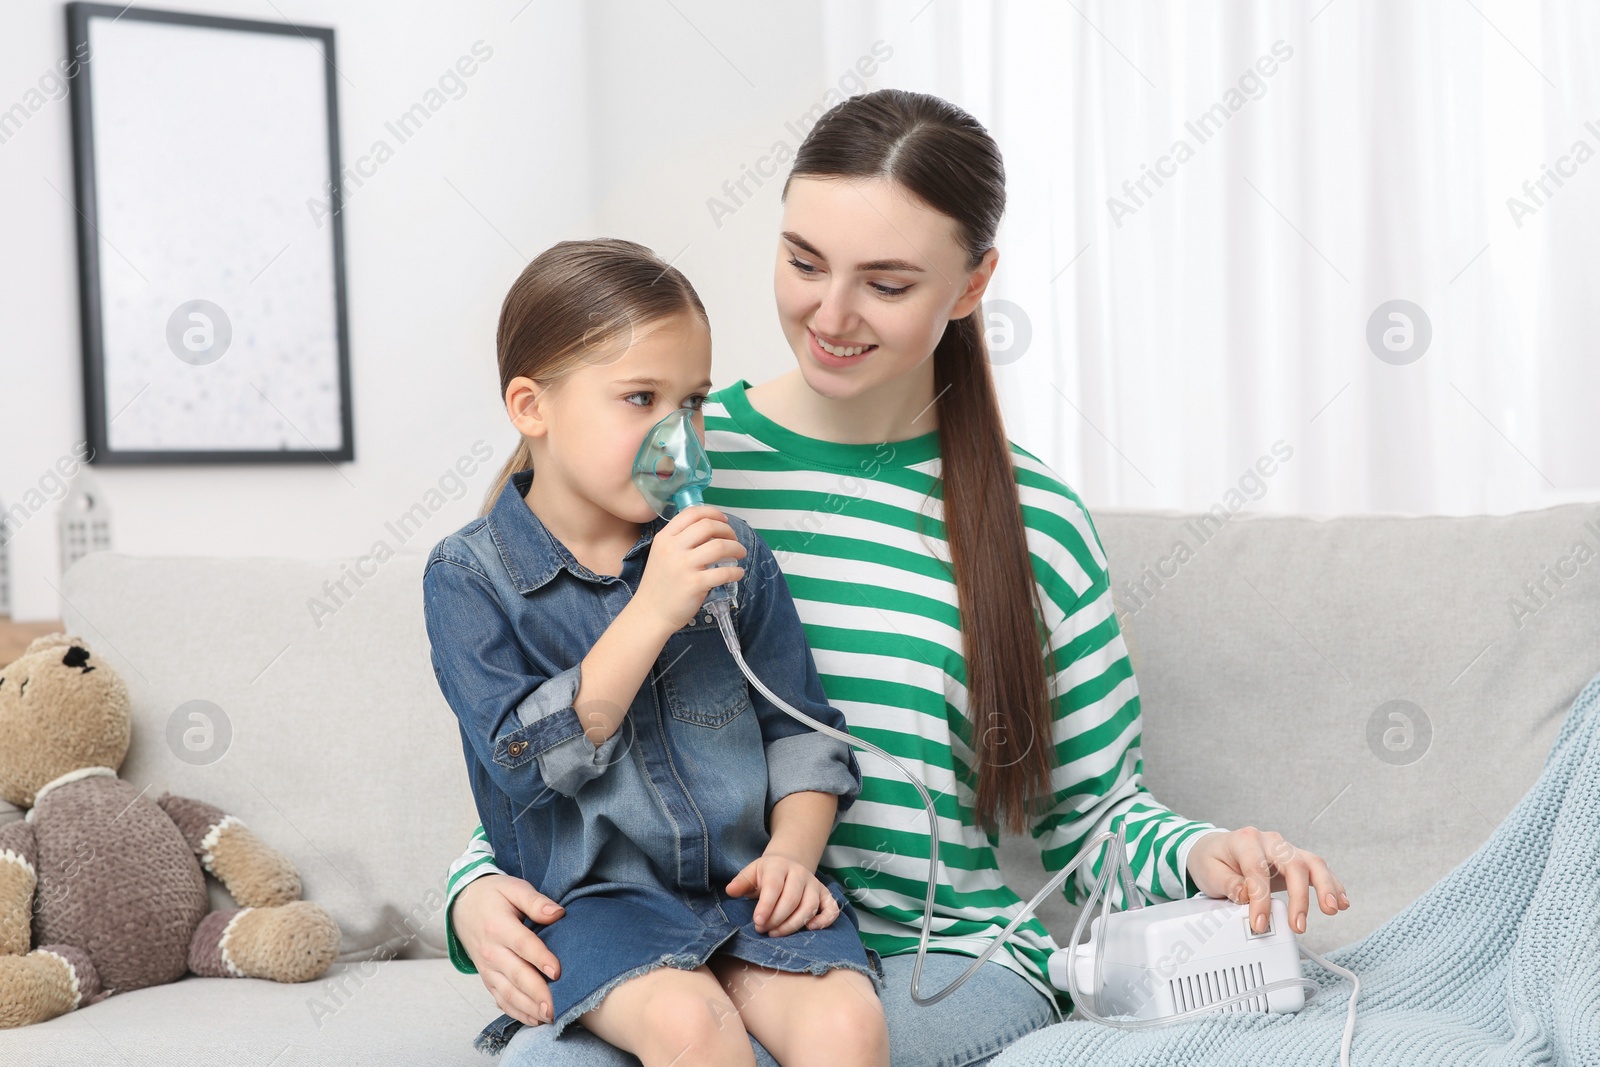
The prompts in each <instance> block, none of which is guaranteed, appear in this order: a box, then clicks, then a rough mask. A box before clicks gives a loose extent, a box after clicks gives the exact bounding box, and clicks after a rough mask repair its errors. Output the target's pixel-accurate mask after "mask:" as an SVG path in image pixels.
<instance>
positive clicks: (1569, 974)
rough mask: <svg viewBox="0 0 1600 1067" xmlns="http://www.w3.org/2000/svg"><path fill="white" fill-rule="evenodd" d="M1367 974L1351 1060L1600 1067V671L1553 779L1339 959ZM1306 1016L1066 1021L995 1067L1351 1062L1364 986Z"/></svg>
mask: <svg viewBox="0 0 1600 1067" xmlns="http://www.w3.org/2000/svg"><path fill="white" fill-rule="evenodd" d="M1326 955H1327V959H1328V960H1329V962H1331V963H1336V964H1339V965H1341V966H1344V967H1347V968H1349V969H1350V970H1352V971H1354V972H1355V973H1356V974H1357V975H1359V976H1360V978H1361V996H1360V998H1359V999H1358V1000H1357V1002H1356V1024H1355V1039H1354V1041H1353V1043H1352V1045H1351V1055H1350V1063H1351V1065H1352V1067H1357V1065H1374V1067H1375V1065H1379V1064H1383V1065H1388V1064H1396V1065H1406V1067H1410V1065H1413V1064H1418V1065H1431V1064H1439V1065H1441V1067H1445V1065H1448V1067H1461V1065H1465V1064H1496V1065H1501V1064H1504V1065H1511V1064H1516V1065H1518V1067H1521V1065H1523V1064H1541V1065H1546V1064H1548V1065H1552V1067H1566V1065H1571V1067H1580V1065H1581V1067H1594V1065H1600V676H1597V677H1596V678H1595V679H1594V680H1593V681H1591V682H1590V683H1589V684H1588V685H1587V686H1585V687H1584V689H1583V692H1581V693H1580V694H1579V695H1578V698H1577V700H1575V701H1574V702H1573V705H1572V708H1571V710H1570V711H1569V712H1568V713H1567V718H1566V721H1565V722H1563V723H1562V726H1561V730H1560V733H1559V734H1558V736H1557V737H1556V742H1555V745H1554V747H1553V748H1552V749H1551V751H1550V754H1549V755H1548V756H1547V757H1546V758H1545V764H1544V770H1543V771H1542V772H1541V773H1540V775H1539V780H1538V781H1537V782H1536V783H1534V786H1533V788H1532V789H1531V790H1529V792H1528V794H1527V795H1526V796H1525V797H1523V798H1522V800H1521V801H1520V802H1519V803H1518V804H1517V806H1516V807H1515V808H1514V809H1513V810H1512V811H1511V814H1509V815H1508V816H1506V819H1505V822H1503V823H1501V825H1500V827H1499V828H1498V829H1497V830H1495V832H1494V833H1493V834H1492V835H1491V836H1490V838H1489V840H1488V841H1486V842H1484V844H1483V846H1482V847H1481V848H1479V849H1478V851H1477V852H1475V853H1473V854H1472V856H1470V857H1469V858H1468V859H1467V860H1466V861H1465V862H1463V863H1462V864H1461V865H1460V866H1459V867H1457V868H1456V869H1455V870H1453V871H1451V872H1450V873H1449V874H1447V875H1445V876H1444V878H1442V879H1440V880H1439V882H1438V883H1436V884H1435V885H1434V886H1433V887H1432V888H1431V889H1429V890H1428V891H1427V892H1426V893H1424V894H1423V895H1422V896H1421V897H1419V898H1417V900H1415V901H1413V902H1412V903H1411V905H1410V906H1409V907H1407V908H1406V909H1405V910H1404V911H1402V912H1400V913H1399V914H1398V915H1396V916H1395V917H1394V918H1392V919H1390V920H1389V921H1388V922H1386V923H1384V924H1383V925H1382V926H1380V927H1378V929H1376V930H1374V931H1373V932H1372V933H1371V934H1369V935H1368V936H1367V937H1365V938H1363V939H1362V940H1360V941H1357V942H1355V943H1353V944H1350V945H1346V946H1345V947H1344V948H1341V949H1338V950H1336V951H1334V952H1330V953H1327V954H1326ZM1303 969H1304V973H1305V974H1306V976H1307V977H1308V978H1312V979H1314V980H1315V981H1316V982H1317V983H1318V984H1319V985H1321V986H1322V987H1323V989H1322V992H1320V993H1318V994H1317V995H1316V996H1315V998H1314V999H1312V1000H1311V1001H1310V1002H1309V1003H1307V1004H1306V1006H1305V1007H1304V1008H1303V1009H1301V1010H1300V1011H1299V1012H1296V1013H1293V1014H1283V1015H1267V1014H1262V1013H1250V1014H1225V1013H1218V1014H1217V1015H1213V1016H1208V1017H1203V1018H1200V1019H1196V1020H1193V1021H1191V1022H1187V1023H1176V1024H1173V1025H1171V1026H1166V1027H1159V1028H1156V1029H1153V1030H1143V1031H1124V1030H1116V1029H1113V1028H1111V1027H1106V1026H1100V1025H1098V1024H1095V1023H1092V1022H1086V1021H1071V1022H1064V1023H1058V1024H1056V1025H1054V1026H1047V1027H1045V1028H1044V1029H1042V1030H1037V1031H1035V1032H1033V1033H1032V1034H1029V1035H1028V1036H1027V1037H1025V1038H1023V1039H1022V1040H1020V1041H1018V1042H1016V1043H1015V1044H1013V1045H1012V1046H1010V1047H1009V1048H1007V1049H1006V1050H1005V1051H1004V1052H1002V1053H1001V1054H1000V1055H999V1056H997V1057H996V1058H995V1059H994V1060H993V1061H992V1062H991V1065H990V1067H1065V1065H1069V1064H1082V1065H1086V1067H1087V1065H1093V1067H1115V1065H1119V1064H1139V1065H1140V1067H1164V1065H1168V1064H1170V1065H1172V1067H1197V1065H1199V1067H1206V1065H1216V1067H1235V1065H1238V1064H1271V1065H1275V1067H1293V1065H1299V1064H1319V1065H1329V1064H1334V1065H1336V1064H1338V1062H1339V1041H1340V1038H1341V1036H1342V1035H1343V1032H1344V1023H1345V1012H1346V1009H1347V1007H1348V1004H1349V998H1350V983H1349V982H1348V981H1346V980H1345V979H1343V978H1340V977H1339V976H1338V975H1336V974H1334V973H1333V972H1331V971H1328V970H1325V969H1324V968H1322V967H1321V966H1318V965H1317V964H1315V963H1313V962H1311V961H1310V960H1305V961H1304V967H1303Z"/></svg>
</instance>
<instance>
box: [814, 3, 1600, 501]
mask: <svg viewBox="0 0 1600 1067" xmlns="http://www.w3.org/2000/svg"><path fill="white" fill-rule="evenodd" d="M825 11H826V13H825V18H824V26H825V29H824V41H825V48H824V52H825V53H826V55H825V61H826V64H827V67H826V69H828V70H836V69H840V68H841V65H848V63H849V61H850V60H852V59H853V58H854V57H855V56H858V55H860V54H861V53H862V51H863V50H864V48H865V47H866V46H867V45H868V44H870V43H871V42H872V41H873V40H876V39H879V38H881V39H883V40H884V41H885V42H886V43H887V44H888V45H890V46H891V47H893V49H894V54H893V58H892V59H891V60H890V61H889V62H887V63H885V64H884V65H883V70H882V74H881V76H880V78H879V79H878V80H877V84H879V85H895V86H901V87H905V88H911V89H918V90H922V91H926V92H932V93H937V94H939V95H941V96H944V97H946V98H948V99H950V100H952V101H954V102H956V103H959V104H960V105H961V106H963V107H965V108H966V109H967V110H969V111H971V112H972V113H973V114H974V115H976V116H977V117H978V118H979V119H980V120H981V121H982V122H983V123H984V124H985V125H986V126H987V127H988V128H989V129H990V131H991V132H992V133H994V134H995V136H996V137H997V139H998V140H999V142H1000V144H1001V147H1002V149H1003V150H1004V153H1005V158H1006V167H1007V175H1008V193H1009V203H1008V209H1007V219H1006V222H1005V225H1004V227H1003V229H1002V232H1001V235H1000V239H999V243H1000V252H1001V260H1000V270H999V273H998V275H997V277H996V281H995V283H994V285H993V287H992V288H991V290H990V293H991V296H992V297H993V298H995V299H996V300H998V301H1004V302H1005V303H1004V304H1000V305H997V307H998V311H996V312H995V313H994V314H992V315H991V318H990V326H991V338H992V339H993V340H994V341H995V342H996V344H997V347H996V353H997V355H996V373H997V376H998V379H999V382H1000V388H1001V393H1002V397H1003V401H1004V404H1005V409H1006V417H1007V421H1008V425H1009V427H1010V431H1011V435H1012V437H1013V438H1014V439H1016V440H1018V441H1019V442H1020V443H1022V444H1023V445H1024V447H1027V448H1029V449H1030V450H1032V451H1034V452H1036V454H1038V455H1040V456H1041V458H1043V459H1045V460H1046V461H1047V462H1048V463H1050V464H1051V465H1052V466H1053V467H1054V468H1055V469H1056V470H1057V471H1058V472H1059V473H1060V474H1061V475H1062V476H1063V477H1064V478H1066V479H1067V480H1068V481H1069V482H1070V483H1071V484H1072V485H1073V486H1074V487H1076V488H1077V489H1078V491H1079V492H1080V493H1081V494H1082V495H1083V496H1084V497H1085V499H1086V500H1087V501H1088V502H1089V503H1090V504H1091V506H1129V507H1180V508H1208V507H1211V506H1212V505H1214V504H1218V503H1221V504H1223V505H1224V506H1225V507H1227V508H1228V509H1229V510H1230V511H1232V510H1236V509H1237V508H1238V507H1239V506H1241V502H1242V506H1244V507H1248V508H1251V509H1255V510H1263V511H1266V510H1270V511H1288V512H1301V513H1313V514H1340V513H1351V512H1393V513H1407V514H1421V513H1442V514H1465V513H1473V512H1508V511H1516V510H1522V509H1526V508H1532V507H1539V506H1543V505H1546V504H1549V503H1553V502H1558V501H1563V500H1600V418H1597V417H1596V414H1595V412H1594V407H1595V402H1596V400H1597V399H1600V351H1597V346H1596V340H1595V338H1596V326H1597V324H1600V266H1597V261H1596V253H1595V238H1596V236H1597V235H1600V5H1595V4H1592V3H1588V2H1580V0H1569V2H1566V3H1557V2H1545V3H1540V2H1538V0H1503V2H1495V0H1423V2H1416V3H1412V2H1405V3H1398V2H1395V0H1331V2H1329V0H1312V2H1311V3H1307V4H1304V5H1299V4H1290V3H1281V2H1275V3H1267V2H1257V3H1218V2H1213V3H1172V4H1142V3H1141V4H1132V3H1102V2H1095V0H1073V2H1071V3H1066V2H1061V0H1041V2H997V3H967V2H962V3H957V2H954V0H936V2H933V3H926V2H924V0H908V2H905V3H888V2H884V3H866V4H862V3H853V2H852V3H844V2H840V3H834V4H830V5H829V6H828V7H827V8H826V9H825ZM1591 157H1592V158H1591ZM1152 171H1153V172H1155V176H1154V177H1152V176H1150V172H1152ZM1552 173H1553V174H1554V177H1552V176H1551V174H1552ZM1158 178H1159V183H1158V181H1157V179H1158ZM1141 179H1143V180H1142V182H1141ZM1558 180H1559V184H1558ZM1525 183H1526V184H1525ZM1395 301H1404V302H1406V303H1405V304H1394V303H1393V302H1395ZM1395 316H1398V317H1395ZM1369 327H1370V329H1369ZM1369 333H1370V334H1371V335H1372V337H1373V342H1369ZM1424 335H1431V336H1430V337H1429V338H1428V340H1427V344H1426V348H1423V347H1422V341H1423V338H1424ZM1374 342H1375V343H1374ZM1008 346H1009V347H1008ZM1286 456H1287V458H1285V457H1286ZM1252 471H1254V472H1255V473H1254V474H1252V473H1251V472H1252ZM1267 472H1270V473H1267Z"/></svg>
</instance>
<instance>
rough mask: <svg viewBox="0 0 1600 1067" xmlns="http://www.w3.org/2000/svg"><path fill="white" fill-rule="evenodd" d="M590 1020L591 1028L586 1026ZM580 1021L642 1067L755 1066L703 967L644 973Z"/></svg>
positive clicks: (735, 1019) (740, 1028) (735, 1017)
mask: <svg viewBox="0 0 1600 1067" xmlns="http://www.w3.org/2000/svg"><path fill="white" fill-rule="evenodd" d="M619 994H621V995H620V996H619ZM591 1016H596V1018H595V1019H594V1022H595V1024H597V1025H590V1017H591ZM582 1019H583V1022H584V1025H585V1026H586V1027H587V1028H588V1029H590V1030H593V1031H594V1032H595V1033H596V1034H597V1035H599V1036H600V1037H602V1038H604V1039H605V1040H606V1041H609V1042H610V1043H611V1044H613V1045H616V1046H617V1047H619V1048H625V1049H626V1050H627V1051H629V1052H632V1053H633V1054H634V1055H636V1056H638V1057H639V1059H640V1060H642V1061H644V1063H645V1064H647V1065H649V1064H654V1063H662V1064H666V1063H679V1064H682V1063H708V1064H740V1065H744V1064H754V1063H755V1053H754V1052H753V1051H752V1050H751V1048H750V1039H749V1037H748V1036H747V1034H746V1032H745V1028H744V1024H743V1022H742V1021H741V1020H740V1019H739V1012H738V1009H736V1008H735V1007H734V1006H733V1003H732V1001H730V1000H729V999H728V997H727V994H726V993H724V992H723V991H722V987H721V985H720V984H719V983H718V982H717V979H716V976H715V975H713V974H712V973H711V971H710V969H709V968H707V967H705V966H701V967H698V968H696V969H695V970H693V971H684V970H680V969H678V968H675V967H662V968H659V969H657V970H654V971H647V972H646V973H644V974H642V975H640V976H639V977H637V978H632V979H629V980H628V981H626V982H623V983H622V984H620V985H619V986H617V988H616V989H614V990H612V991H611V992H610V993H609V994H607V996H606V998H605V1000H603V1001H602V1002H601V1004H600V1006H599V1007H598V1008H595V1009H594V1010H593V1011H591V1012H589V1013H587V1014H585V1015H584V1016H583V1017H582Z"/></svg>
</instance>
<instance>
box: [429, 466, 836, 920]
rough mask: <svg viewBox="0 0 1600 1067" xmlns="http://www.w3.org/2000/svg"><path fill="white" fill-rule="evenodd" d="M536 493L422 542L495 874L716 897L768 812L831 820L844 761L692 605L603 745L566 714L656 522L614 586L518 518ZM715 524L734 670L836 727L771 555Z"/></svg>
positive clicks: (559, 887)
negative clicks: (826, 797) (727, 573)
mask: <svg viewBox="0 0 1600 1067" xmlns="http://www.w3.org/2000/svg"><path fill="white" fill-rule="evenodd" d="M532 480H533V471H531V470H525V471H521V472H518V473H516V474H514V475H512V477H511V478H510V479H508V481H507V483H506V487H505V490H504V491H503V492H502V493H501V494H500V496H499V497H498V498H497V500H496V502H495V504H494V506H493V508H492V510H491V511H490V512H489V514H487V515H485V516H482V517H479V518H477V519H474V520H473V521H472V522H469V523H467V525H465V526H464V527H462V528H461V529H460V530H458V531H456V532H455V533H453V534H450V535H449V536H447V537H445V538H444V539H443V540H442V541H440V542H439V543H438V544H437V545H436V546H434V548H433V550H432V552H431V553H430V554H429V556H428V560H427V563H426V566H425V568H424V571H423V579H422V582H423V599H424V611H425V615H426V622H427V631H428V639H429V641H430V643H431V645H432V659H433V669H434V674H435V676H436V677H437V678H438V680H439V687H440V689H441V690H442V691H443V692H444V696H445V699H446V700H447V701H448V703H449V705H450V707H451V709H452V710H453V711H454V712H455V714H456V718H457V721H458V725H459V726H460V730H461V742H462V748H463V749H464V751H465V753H466V762H467V771H468V774H469V776H470V779H471V784H472V793H473V797H474V799H475V801H476V803H477V808H478V816H479V818H480V819H481V820H482V821H483V825H484V827H485V829H486V830H487V832H488V835H489V840H490V842H491V843H492V844H493V846H494V850H495V863H496V864H497V865H498V866H499V867H500V868H501V869H502V870H504V871H505V872H506V873H508V874H512V875H516V876H519V877H521V878H524V879H526V880H527V881H529V882H530V883H532V884H533V885H534V886H535V887H536V888H537V889H539V890H540V891H541V892H543V893H544V894H545V895H546V896H548V897H550V898H552V899H553V900H556V901H562V900H563V899H564V898H566V897H567V895H568V894H569V893H571V892H572V891H573V890H575V889H580V888H583V887H586V886H587V887H594V886H596V885H598V884H600V883H606V882H610V883H618V882H620V883H625V884H637V883H640V882H648V883H654V884H660V885H663V886H665V887H667V888H668V889H671V890H673V891H674V892H676V893H679V894H683V895H684V896H686V897H693V898H697V899H698V898H701V897H702V896H712V895H715V894H717V893H721V894H723V895H724V896H725V895H726V894H725V890H724V887H725V886H726V885H727V883H728V882H729V881H731V880H732V879H733V877H734V876H735V875H736V874H738V872H739V871H740V870H741V869H742V868H743V867H745V866H746V865H747V864H749V863H750V862H751V861H753V860H755V859H757V858H759V857H760V856H761V854H762V851H763V850H764V849H765V847H766V845H767V842H768V840H769V837H770V829H769V827H770V817H771V812H772V806H773V805H774V804H775V803H776V802H777V801H778V800H780V799H782V798H783V797H784V796H787V795H788V794H790V793H793V792H797V791H800V790H819V791H822V792H828V793H833V794H835V795H837V796H838V797H839V807H838V810H839V811H841V812H842V811H843V810H844V809H846V808H848V807H849V806H850V805H851V804H852V803H853V802H854V801H855V798H856V796H857V795H858V794H859V793H860V790H861V771H860V768H859V767H858V766H857V763H856V759H855V756H854V754H853V752H852V751H851V748H850V746H849V745H847V744H845V743H844V742H842V741H840V740H838V739H836V738H833V737H829V736H828V735H826V734H823V733H821V732H820V731H817V730H815V729H813V728H812V727H810V726H808V725H806V724H804V723H802V722H799V721H798V720H796V719H794V718H793V717H791V716H789V715H787V714H786V713H784V711H783V710H782V709H781V708H779V707H777V706H776V705H774V704H772V703H771V702H770V701H768V700H767V699H766V698H765V697H764V696H762V695H761V693H760V692H759V691H758V690H756V689H754V687H752V686H750V685H749V684H748V682H747V681H746V679H745V677H744V675H743V674H741V673H740V671H739V666H738V664H737V663H735V662H734V659H733V657H732V655H731V654H730V653H729V651H728V649H727V647H726V646H725V645H724V643H723V639H722V635H721V633H720V631H719V630H718V628H717V624H716V620H715V617H714V616H713V615H711V614H710V613H708V612H706V611H704V610H702V611H700V612H698V613H697V614H696V615H695V616H694V618H693V619H691V620H690V621H689V623H688V624H687V625H685V626H684V627H683V628H682V629H680V630H678V631H677V632H676V633H674V634H672V635H671V636H670V637H669V638H668V639H667V641H666V644H665V646H664V647H663V648H662V650H661V653H660V655H659V656H658V657H657V659H656V662H655V665H654V666H653V668H652V669H651V670H650V672H649V674H648V676H647V677H646V679H645V681H644V682H643V683H642V684H641V685H640V687H639V691H638V693H637V695H636V696H635V697H634V699H633V702H632V704H631V705H630V706H629V708H628V712H627V714H626V715H625V716H624V718H623V721H622V724H621V725H620V726H619V727H618V729H617V730H616V732H615V733H613V734H612V735H611V736H610V737H609V738H607V739H606V740H605V741H603V742H602V743H601V744H600V745H598V746H596V745H595V744H594V743H592V742H591V741H590V740H589V739H588V738H587V737H586V736H585V735H584V732H583V726H582V725H581V724H580V721H579V719H578V714H577V712H576V710H575V709H574V708H573V698H574V697H575V695H576V694H577V691H578V685H579V681H580V666H581V663H582V660H583V658H584V656H586V655H587V654H588V652H589V650H590V648H592V647H593V645H594V643H595V642H596V641H597V640H598V639H599V637H600V635H601V634H602V633H603V632H604V631H605V629H606V627H607V626H609V625H610V623H611V621H612V620H613V619H614V618H616V616H617V614H618V613H619V612H620V611H621V610H622V608H623V607H624V606H625V605H626V604H627V603H628V601H629V600H630V599H631V598H632V596H633V593H634V590H635V589H636V588H638V585H639V579H640V577H641V576H642V574H643V571H644V566H645V562H646V560H647V559H648V556H649V548H650V543H651V540H652V539H653V538H654V536H655V534H656V532H657V531H659V530H660V529H661V528H662V527H663V526H665V525H666V522H665V520H663V519H660V518H657V519H654V520H653V521H652V522H650V523H649V524H647V525H644V526H643V527H642V533H641V535H640V537H639V540H638V541H637V542H636V543H635V544H634V545H633V547H632V548H630V549H629V550H628V552H627V554H626V555H625V556H624V557H623V563H622V573H621V574H620V575H601V574H595V573H594V572H593V571H591V570H589V569H588V568H587V567H585V566H584V565H583V564H581V563H579V562H578V561H577V560H576V559H575V558H574V557H573V555H572V554H571V552H569V551H568V550H567V548H566V547H565V546H564V545H562V544H561V542H560V541H558V540H557V539H556V538H555V536H554V535H553V534H551V533H550V531H549V530H548V529H547V528H546V527H545V525H544V524H543V523H542V522H540V521H539V518H538V517H537V516H536V515H535V514H534V513H533V511H532V509H530V508H529V507H528V505H527V503H526V501H525V500H524V499H523V498H524V496H525V495H526V493H527V491H528V486H529V485H530V483H531V482H532ZM728 522H729V524H730V525H731V526H732V527H733V530H734V532H735V534H736V536H737V537H738V539H739V542H740V543H741V544H743V545H744V546H745V549H746V550H747V552H748V555H746V557H745V558H744V559H742V560H740V564H741V565H742V566H743V567H744V568H745V573H744V576H743V577H742V578H740V579H739V581H738V606H737V608H736V611H735V616H734V617H735V621H736V623H737V630H738V634H739V640H740V645H741V647H742V649H743V654H744V657H745V660H746V662H748V663H749V665H750V668H751V670H752V671H754V672H755V673H756V675H757V677H759V678H761V680H762V681H763V682H764V683H765V684H766V685H767V686H768V687H769V688H770V689H772V690H773V691H774V692H776V693H778V694H779V695H781V696H782V697H783V698H784V699H785V700H787V701H788V702H789V703H790V704H792V705H793V706H794V707H796V708H798V709H799V710H800V711H802V712H805V713H806V714H807V715H809V716H811V717H812V718H814V719H817V720H818V721H820V722H824V723H827V724H828V725H830V726H833V727H835V728H837V729H839V730H844V729H845V728H846V725H845V719H844V716H843V715H842V714H841V713H840V712H839V710H838V709H836V708H834V707H832V706H831V705H830V704H828V702H827V698H826V696H825V695H824V693H823V689H822V684H821V681H820V680H819V678H818V676H817V669H816V664H815V663H814V662H813V660H812V658H811V651H810V647H809V646H808V645H807V643H806V639H805V635H804V632H803V630H802V628H801V624H800V619H799V616H798V615H797V614H796V612H795V608H794V601H793V599H792V598H791V596H790V593H789V587H788V584H787V582H785V580H784V577H783V574H782V572H781V571H780V570H779V568H778V565H777V562H776V560H775V559H774V557H773V555H772V552H771V550H770V549H769V548H768V546H767V545H766V543H765V542H764V541H763V540H762V539H761V538H760V536H759V535H757V534H756V533H755V531H753V530H752V529H751V528H750V526H749V524H748V523H746V522H745V521H744V520H742V519H740V518H738V517H736V516H732V515H729V516H728ZM834 825H835V826H837V825H838V818H837V816H836V817H835V820H834ZM526 921H528V920H525V922H526Z"/></svg>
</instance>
